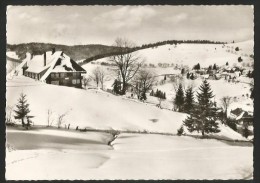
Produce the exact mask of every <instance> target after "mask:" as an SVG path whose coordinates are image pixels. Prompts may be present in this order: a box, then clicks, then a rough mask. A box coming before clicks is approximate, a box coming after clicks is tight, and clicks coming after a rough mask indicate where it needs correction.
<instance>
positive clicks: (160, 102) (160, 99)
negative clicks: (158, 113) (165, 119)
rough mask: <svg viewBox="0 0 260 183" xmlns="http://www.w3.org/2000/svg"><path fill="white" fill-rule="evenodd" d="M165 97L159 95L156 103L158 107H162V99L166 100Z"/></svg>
mask: <svg viewBox="0 0 260 183" xmlns="http://www.w3.org/2000/svg"><path fill="white" fill-rule="evenodd" d="M164 100H165V99H163V98H161V97H158V102H159V103H158V104H157V105H156V107H158V108H160V109H161V108H162V101H164Z"/></svg>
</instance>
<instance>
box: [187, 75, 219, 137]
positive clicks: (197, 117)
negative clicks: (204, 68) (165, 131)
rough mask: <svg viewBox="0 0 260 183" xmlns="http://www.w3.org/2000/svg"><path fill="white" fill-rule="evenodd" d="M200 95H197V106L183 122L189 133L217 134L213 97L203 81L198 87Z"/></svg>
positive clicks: (208, 86)
mask: <svg viewBox="0 0 260 183" xmlns="http://www.w3.org/2000/svg"><path fill="white" fill-rule="evenodd" d="M199 90H200V93H199V92H198V93H197V99H198V106H196V107H193V109H192V111H191V114H190V116H189V117H188V118H187V119H185V121H184V122H183V123H184V125H185V126H187V129H188V130H189V131H190V132H193V131H197V132H201V133H202V136H204V135H205V133H218V132H220V130H219V129H218V123H217V122H216V120H217V115H216V108H215V107H214V106H213V102H211V99H212V98H213V97H214V96H213V92H212V91H211V88H210V85H209V83H208V82H207V80H204V81H203V83H202V85H201V86H200V87H199Z"/></svg>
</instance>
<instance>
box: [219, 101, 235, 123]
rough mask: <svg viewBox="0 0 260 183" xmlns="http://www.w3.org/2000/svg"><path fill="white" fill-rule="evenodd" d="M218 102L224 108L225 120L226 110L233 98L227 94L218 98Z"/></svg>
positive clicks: (225, 116)
mask: <svg viewBox="0 0 260 183" xmlns="http://www.w3.org/2000/svg"><path fill="white" fill-rule="evenodd" d="M220 102H221V106H222V108H223V110H224V120H225V122H226V120H227V110H228V108H229V106H230V104H231V103H232V102H233V100H232V98H231V97H229V96H224V97H222V98H221V99H220Z"/></svg>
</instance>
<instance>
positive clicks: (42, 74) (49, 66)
mask: <svg viewBox="0 0 260 183" xmlns="http://www.w3.org/2000/svg"><path fill="white" fill-rule="evenodd" d="M26 59H27V60H26V61H25V62H23V66H22V72H23V75H24V76H27V77H30V78H33V79H37V80H40V81H43V82H46V83H48V84H54V85H62V86H71V87H77V88H81V87H82V74H85V73H86V71H85V70H84V69H83V68H82V67H81V66H80V65H78V64H77V63H76V62H75V61H74V60H72V59H71V58H70V57H69V56H68V55H66V54H65V53H63V52H62V51H55V49H53V50H52V51H48V52H44V54H42V55H35V56H34V55H31V58H29V59H28V58H26Z"/></svg>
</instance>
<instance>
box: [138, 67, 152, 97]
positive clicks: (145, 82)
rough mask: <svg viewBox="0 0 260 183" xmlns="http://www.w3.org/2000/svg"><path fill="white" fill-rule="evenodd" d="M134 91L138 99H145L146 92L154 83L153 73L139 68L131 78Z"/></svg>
mask: <svg viewBox="0 0 260 183" xmlns="http://www.w3.org/2000/svg"><path fill="white" fill-rule="evenodd" d="M133 80H134V81H133V86H134V89H135V92H136V94H137V96H138V99H140V100H146V93H147V92H148V91H149V90H151V89H152V87H153V85H154V83H155V77H154V74H153V73H152V72H151V71H149V70H140V71H139V72H138V73H137V74H136V76H135V77H134V79H133Z"/></svg>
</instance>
